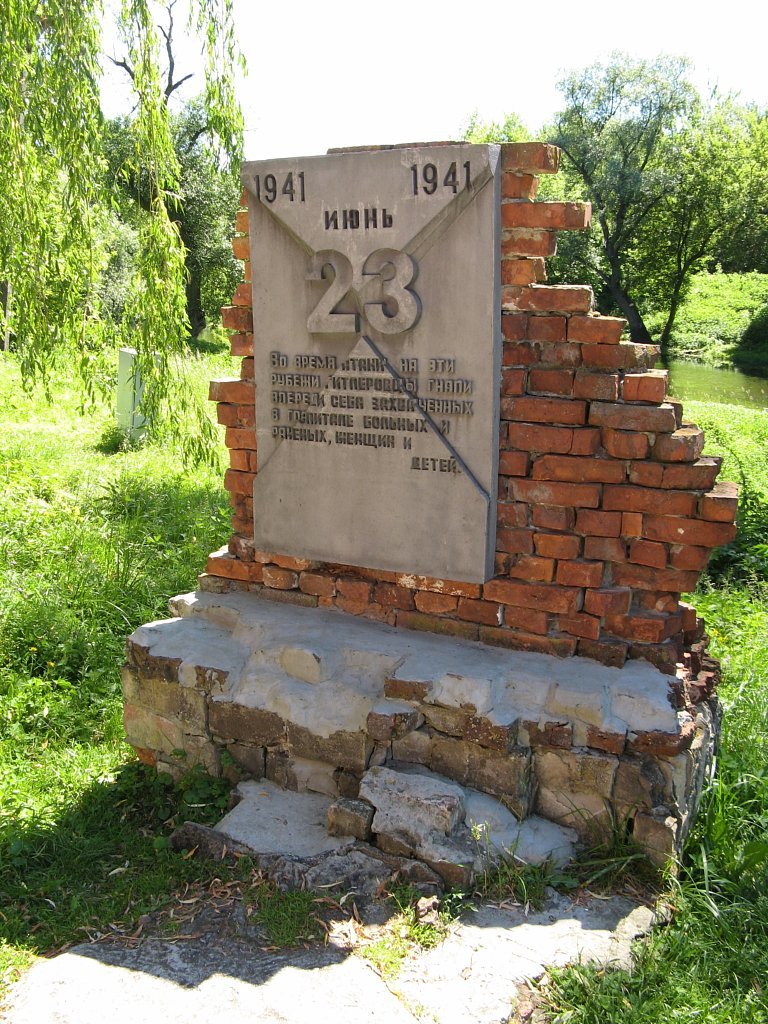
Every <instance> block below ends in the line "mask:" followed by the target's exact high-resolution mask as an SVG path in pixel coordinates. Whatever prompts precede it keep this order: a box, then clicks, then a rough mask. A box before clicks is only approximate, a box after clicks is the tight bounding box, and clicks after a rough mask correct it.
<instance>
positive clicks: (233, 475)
mask: <svg viewBox="0 0 768 1024" xmlns="http://www.w3.org/2000/svg"><path fill="white" fill-rule="evenodd" d="M255 477H256V474H255V473H239V472H238V471H237V470H235V469H228V470H227V471H226V473H225V474H224V490H225V491H231V492H232V493H233V494H253V481H254V479H255Z"/></svg>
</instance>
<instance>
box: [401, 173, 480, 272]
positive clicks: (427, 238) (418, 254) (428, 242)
mask: <svg viewBox="0 0 768 1024" xmlns="http://www.w3.org/2000/svg"><path fill="white" fill-rule="evenodd" d="M491 181H493V171H492V169H491V166H490V163H489V164H488V165H487V166H486V167H484V168H483V170H482V171H481V172H480V174H479V175H478V177H477V178H476V179H475V181H473V182H472V188H471V189H463V190H462V191H461V192H459V193H458V194H457V195H456V197H455V198H454V199H452V200H451V202H450V203H448V205H447V206H444V207H443V208H442V210H440V211H439V212H438V213H436V214H435V216H434V217H433V218H432V219H431V220H430V221H428V222H427V223H426V224H425V225H424V227H423V228H422V229H421V230H420V231H418V232H417V233H416V234H415V235H414V236H413V238H412V239H411V240H410V242H406V243H405V245H403V252H407V253H408V255H409V256H413V257H414V259H417V260H419V259H422V258H423V257H424V256H425V255H426V254H427V253H428V252H429V250H430V249H431V248H432V247H433V246H434V245H435V243H436V242H439V241H440V239H441V238H442V237H443V235H444V234H445V232H446V231H447V230H448V228H449V227H450V226H451V224H453V223H454V221H456V220H457V219H458V217H459V216H460V215H461V214H462V213H463V212H464V211H465V210H466V208H467V207H468V206H469V205H470V203H473V202H474V201H475V199H477V198H478V196H479V195H480V193H481V192H482V191H483V189H484V188H485V187H486V186H487V185H488V183H489V182H491Z"/></svg>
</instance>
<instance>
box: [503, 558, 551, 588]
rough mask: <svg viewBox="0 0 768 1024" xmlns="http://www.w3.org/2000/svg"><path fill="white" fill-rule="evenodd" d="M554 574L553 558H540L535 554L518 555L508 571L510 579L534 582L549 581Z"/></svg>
mask: <svg viewBox="0 0 768 1024" xmlns="http://www.w3.org/2000/svg"><path fill="white" fill-rule="evenodd" d="M554 574H555V562H554V559H552V558H540V557H538V556H537V555H520V556H519V557H518V558H517V559H516V560H515V561H514V562H513V563H512V565H511V566H510V568H509V572H508V575H509V576H510V577H511V578H512V579H516V580H532V581H533V582H535V583H551V582H552V577H553V576H554Z"/></svg>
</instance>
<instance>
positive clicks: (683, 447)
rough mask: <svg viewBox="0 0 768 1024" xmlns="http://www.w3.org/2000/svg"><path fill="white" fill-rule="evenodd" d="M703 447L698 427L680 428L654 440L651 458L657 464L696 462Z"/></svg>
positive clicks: (702, 439) (702, 437)
mask: <svg viewBox="0 0 768 1024" xmlns="http://www.w3.org/2000/svg"><path fill="white" fill-rule="evenodd" d="M703 447H704V433H703V431H701V430H699V428H698V427H694V426H685V427H680V428H679V429H677V430H675V431H674V432H673V433H671V434H669V435H667V436H664V435H662V436H661V437H657V438H656V443H655V444H654V446H653V457H654V459H656V460H657V461H658V462H696V460H697V459H698V457H699V456H700V455H701V451H702V449H703Z"/></svg>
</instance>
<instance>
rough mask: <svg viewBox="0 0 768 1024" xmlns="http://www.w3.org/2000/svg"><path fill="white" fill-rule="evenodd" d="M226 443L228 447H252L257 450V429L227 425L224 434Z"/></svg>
mask: <svg viewBox="0 0 768 1024" xmlns="http://www.w3.org/2000/svg"><path fill="white" fill-rule="evenodd" d="M224 444H225V445H226V446H227V448H250V449H251V450H253V451H255V450H256V431H255V430H248V429H244V428H243V429H240V428H238V427H227V430H226V433H225V435H224Z"/></svg>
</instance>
